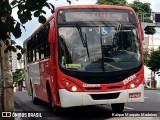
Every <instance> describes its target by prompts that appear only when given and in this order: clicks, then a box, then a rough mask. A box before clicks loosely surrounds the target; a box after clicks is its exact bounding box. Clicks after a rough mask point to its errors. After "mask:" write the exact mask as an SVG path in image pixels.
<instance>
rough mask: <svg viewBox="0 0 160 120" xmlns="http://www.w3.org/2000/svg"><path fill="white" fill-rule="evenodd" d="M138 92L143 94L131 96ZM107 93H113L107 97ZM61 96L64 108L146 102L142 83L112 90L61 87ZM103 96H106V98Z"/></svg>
mask: <svg viewBox="0 0 160 120" xmlns="http://www.w3.org/2000/svg"><path fill="white" fill-rule="evenodd" d="M136 92H140V93H141V96H140V97H138V98H129V93H136ZM115 94H116V96H115ZM117 94H118V96H117ZM107 95H109V96H110V95H112V97H110V98H106V96H107ZM59 96H60V102H61V107H64V108H66V107H74V106H86V105H98V104H111V103H126V102H144V85H143V84H140V85H139V86H138V87H137V88H134V89H127V90H120V91H111V92H69V91H67V90H66V89H59ZM93 96H101V97H100V99H99V97H96V99H95V98H94V97H93ZM103 96H105V97H104V99H103Z"/></svg>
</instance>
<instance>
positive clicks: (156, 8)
mask: <svg viewBox="0 0 160 120" xmlns="http://www.w3.org/2000/svg"><path fill="white" fill-rule="evenodd" d="M10 1H11V0H10ZM71 1H72V5H80V4H95V3H96V1H97V0H78V1H77V0H71ZM127 1H128V2H129V3H132V2H133V0H127ZM140 1H141V2H148V3H150V4H151V9H152V11H153V12H160V1H159V0H140ZM48 2H50V3H52V4H53V5H54V6H55V7H58V6H65V5H69V4H68V2H66V0H49V1H48ZM46 12H47V15H46V17H48V16H50V15H51V13H50V12H49V10H46ZM12 15H13V16H14V18H15V19H16V20H18V17H17V10H16V9H13V11H12ZM38 25H39V23H38V19H37V18H34V17H33V19H32V21H29V22H27V23H26V24H25V25H24V26H25V28H26V30H24V29H23V28H22V35H21V37H20V38H18V39H15V38H14V37H12V39H13V40H15V41H16V43H17V44H19V45H21V46H22V45H23V41H24V40H25V39H27V38H28V37H29V36H30V35H31V34H32V32H33V31H34V30H35V28H37V26H38ZM156 30H157V33H156V34H155V35H154V43H156V44H159V45H160V28H157V29H156Z"/></svg>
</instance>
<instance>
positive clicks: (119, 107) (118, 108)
mask: <svg viewBox="0 0 160 120" xmlns="http://www.w3.org/2000/svg"><path fill="white" fill-rule="evenodd" d="M111 106H112V110H113V111H114V112H116V113H121V112H123V109H124V103H115V104H111Z"/></svg>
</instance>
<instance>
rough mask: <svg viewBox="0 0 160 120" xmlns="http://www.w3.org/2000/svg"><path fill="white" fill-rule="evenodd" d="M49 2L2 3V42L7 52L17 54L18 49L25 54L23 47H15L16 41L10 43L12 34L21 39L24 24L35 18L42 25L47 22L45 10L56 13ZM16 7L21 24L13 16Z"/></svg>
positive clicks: (5, 0) (0, 14)
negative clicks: (45, 8)
mask: <svg viewBox="0 0 160 120" xmlns="http://www.w3.org/2000/svg"><path fill="white" fill-rule="evenodd" d="M47 1H48V0H12V2H11V3H9V0H1V1H0V40H2V41H3V42H4V43H5V44H6V45H7V48H6V50H5V52H8V51H14V52H16V51H17V49H20V50H21V53H23V52H24V50H23V49H22V47H20V46H13V43H15V41H13V40H12V41H11V42H10V39H11V38H10V34H12V35H13V36H14V37H15V38H19V37H20V36H21V34H22V31H21V28H23V29H25V26H24V25H23V24H25V23H26V22H28V21H30V20H32V17H33V16H34V17H37V18H38V21H39V22H40V23H44V22H45V21H46V18H45V17H44V15H45V14H46V12H45V11H44V10H43V8H44V7H47V8H48V9H50V10H51V12H52V13H53V12H54V6H53V5H52V4H51V3H48V2H47ZM16 7H17V8H18V11H17V15H18V18H19V20H20V22H18V21H17V20H15V19H14V17H13V16H12V10H13V9H14V8H16ZM17 55H18V58H19V59H20V58H21V54H20V53H18V54H17Z"/></svg>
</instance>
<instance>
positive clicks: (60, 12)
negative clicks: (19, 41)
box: [24, 5, 144, 111]
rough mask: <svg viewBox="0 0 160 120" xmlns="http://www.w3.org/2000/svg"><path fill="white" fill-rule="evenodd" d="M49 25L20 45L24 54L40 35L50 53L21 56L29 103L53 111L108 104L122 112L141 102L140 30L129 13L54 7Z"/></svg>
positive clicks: (105, 7)
mask: <svg viewBox="0 0 160 120" xmlns="http://www.w3.org/2000/svg"><path fill="white" fill-rule="evenodd" d="M48 24H49V30H48V31H47V30H46V29H44V28H45V26H46V24H45V25H42V26H41V27H40V28H38V29H37V31H36V32H35V33H34V34H33V35H32V36H31V37H30V38H29V39H27V40H26V41H25V42H24V47H25V48H26V49H29V48H28V46H30V45H33V43H34V42H33V41H35V39H36V40H39V38H40V37H35V36H41V35H42V33H44V35H45V36H46V37H44V39H47V40H46V41H48V45H49V47H50V52H49V54H48V56H46V57H45V54H44V53H43V52H42V50H44V51H45V50H47V49H49V47H48V48H47V47H44V48H43V49H41V47H40V48H38V45H37V46H36V45H35V46H36V47H32V49H31V48H30V49H29V50H28V51H27V50H26V57H25V61H26V62H25V63H26V64H25V69H26V75H27V76H26V81H27V85H28V89H29V91H30V94H31V95H32V97H33V102H34V103H35V102H36V100H37V98H38V99H42V100H44V101H47V102H49V103H50V104H52V105H53V106H54V108H57V107H62V108H66V107H74V106H85V105H97V104H112V108H113V110H115V109H118V108H120V109H119V111H122V110H123V108H124V103H126V102H143V101H144V70H143V69H144V68H143V52H142V40H143V30H142V28H141V24H140V22H139V20H138V18H137V16H136V14H135V12H134V11H133V9H131V8H130V7H124V6H112V5H83V6H65V7H59V8H57V9H56V10H55V13H54V15H53V16H52V17H51V18H50V19H49V21H48ZM42 29H44V31H43V32H41V30H42ZM45 31H47V32H45ZM47 33H48V36H47V35H46V34H47ZM37 34H38V35H37ZM44 41H45V40H44ZM29 43H30V44H29ZM27 44H28V46H27ZM39 46H40V45H39ZM45 46H46V44H45ZM36 50H37V51H39V52H38V53H39V54H38V59H37V52H36ZM30 51H32V52H31V53H32V54H28V53H30ZM33 51H35V52H33ZM41 53H42V54H44V55H42V56H43V57H42V56H40V54H41ZM34 57H35V58H34ZM29 59H31V60H29Z"/></svg>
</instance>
